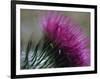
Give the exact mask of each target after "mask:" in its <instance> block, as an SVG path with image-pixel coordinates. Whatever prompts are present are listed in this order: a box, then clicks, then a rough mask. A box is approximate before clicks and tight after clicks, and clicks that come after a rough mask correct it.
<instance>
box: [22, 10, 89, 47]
mask: <svg viewBox="0 0 100 79" xmlns="http://www.w3.org/2000/svg"><path fill="white" fill-rule="evenodd" d="M20 12H21V13H20V16H21V18H20V19H21V41H22V42H21V43H22V46H26V44H27V41H28V40H29V38H30V36H31V35H32V38H33V43H34V44H37V42H38V41H39V40H40V38H41V37H42V35H43V34H42V32H41V29H40V28H39V26H40V25H39V17H40V16H41V14H43V13H45V12H46V11H43V10H33V9H32V10H31V9H21V11H20ZM61 13H62V14H64V15H65V16H70V17H71V18H72V19H73V20H74V21H75V22H76V23H78V24H79V25H80V26H81V27H83V29H84V30H85V32H86V34H87V35H89V36H90V13H89V12H70V11H63V12H61Z"/></svg>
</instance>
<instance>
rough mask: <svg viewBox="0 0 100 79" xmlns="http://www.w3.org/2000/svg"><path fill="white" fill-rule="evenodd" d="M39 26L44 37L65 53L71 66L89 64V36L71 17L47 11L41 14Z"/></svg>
mask: <svg viewBox="0 0 100 79" xmlns="http://www.w3.org/2000/svg"><path fill="white" fill-rule="evenodd" d="M41 26H42V29H43V32H44V34H45V37H46V38H48V39H50V40H51V41H52V43H53V45H54V46H57V47H58V48H59V49H60V50H61V51H60V53H63V54H64V55H66V58H67V59H69V61H70V64H71V66H89V65H90V51H89V50H90V49H89V41H90V40H89V37H88V36H87V35H86V34H85V31H84V30H83V29H82V28H81V27H80V25H78V24H77V23H75V21H73V19H72V18H70V17H69V16H64V15H63V14H60V13H59V12H56V11H49V12H47V13H46V14H45V15H43V16H42V20H41ZM65 61H66V60H65Z"/></svg>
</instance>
